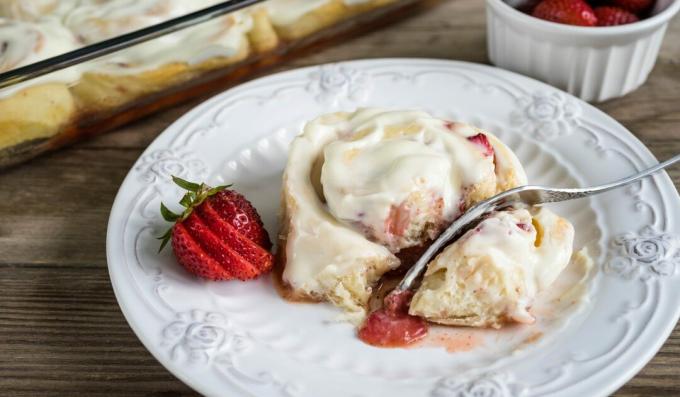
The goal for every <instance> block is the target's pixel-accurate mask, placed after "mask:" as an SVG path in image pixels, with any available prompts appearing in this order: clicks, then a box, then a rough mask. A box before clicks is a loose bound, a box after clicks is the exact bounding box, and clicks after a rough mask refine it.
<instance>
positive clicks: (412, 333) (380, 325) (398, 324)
mask: <svg viewBox="0 0 680 397" xmlns="http://www.w3.org/2000/svg"><path fill="white" fill-rule="evenodd" d="M412 297H413V292H412V291H403V292H399V293H395V292H392V293H390V294H389V295H387V296H386V297H385V302H384V304H385V306H384V307H383V308H382V309H379V310H376V311H374V312H373V313H371V314H370V315H369V316H368V318H367V319H366V321H365V322H364V324H363V325H362V326H361V328H360V329H359V339H361V340H362V341H364V342H366V343H368V344H369V345H373V346H378V347H401V346H407V345H409V344H411V343H414V342H416V341H418V340H420V339H422V338H424V337H425V336H426V335H427V330H428V328H427V322H425V320H423V319H422V318H420V317H416V316H411V315H410V314H408V306H409V303H410V302H411V298H412Z"/></svg>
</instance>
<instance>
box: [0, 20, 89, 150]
mask: <svg viewBox="0 0 680 397" xmlns="http://www.w3.org/2000/svg"><path fill="white" fill-rule="evenodd" d="M77 47H78V42H77V40H76V39H75V37H74V36H73V35H72V34H71V32H70V31H68V30H67V29H65V28H63V27H62V26H61V25H60V24H59V23H58V22H57V21H55V20H52V19H46V20H41V21H40V22H23V21H10V20H6V19H0V72H5V71H8V70H12V69H15V68H18V67H21V66H25V65H29V64H31V63H34V62H37V61H40V60H43V59H45V58H49V57H51V56H55V55H58V54H61V53H63V52H67V51H71V50H73V49H75V48H77ZM78 76H79V71H78V70H77V68H74V67H71V68H68V69H65V70H62V71H59V72H55V73H51V74H48V75H46V76H43V77H40V78H37V79H33V80H32V81H30V82H26V83H21V84H18V85H15V86H12V87H9V88H5V89H3V90H0V149H2V148H5V147H8V146H11V145H15V144H18V143H21V142H24V141H29V140H34V139H38V138H46V137H49V136H52V135H54V134H56V133H57V132H58V131H59V129H60V128H61V127H62V126H63V125H65V124H66V123H67V122H68V121H70V120H71V119H72V117H73V116H74V114H75V110H76V108H75V102H74V99H73V96H72V95H71V92H70V91H69V88H68V86H69V84H71V83H72V82H73V81H75V80H77V79H78Z"/></svg>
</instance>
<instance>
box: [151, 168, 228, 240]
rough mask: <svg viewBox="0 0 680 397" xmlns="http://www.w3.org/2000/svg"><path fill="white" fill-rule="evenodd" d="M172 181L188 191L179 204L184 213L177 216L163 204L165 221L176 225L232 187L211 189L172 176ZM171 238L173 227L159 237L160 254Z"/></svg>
mask: <svg viewBox="0 0 680 397" xmlns="http://www.w3.org/2000/svg"><path fill="white" fill-rule="evenodd" d="M172 181H173V182H175V184H176V185H177V186H179V187H181V188H182V189H184V190H187V192H186V193H185V194H184V196H182V199H181V200H180V201H179V204H180V205H181V206H182V207H184V211H183V212H182V213H181V214H175V213H174V212H172V211H170V210H169V209H168V207H166V206H165V204H163V203H161V216H163V219H165V220H166V221H168V222H174V223H177V222H182V221H184V220H185V219H187V217H189V215H191V212H192V211H193V210H194V208H196V207H198V206H199V205H201V204H202V203H203V202H204V201H205V199H207V198H208V197H210V196H214V195H216V194H217V193H219V192H221V191H222V190H224V189H227V188H229V187H231V185H221V186H216V187H210V186H208V185H206V184H205V183H200V184H198V183H194V182H189V181H185V180H184V179H182V178H180V177H177V176H174V175H173V176H172ZM171 237H172V227H171V228H170V229H168V231H167V232H165V234H163V235H162V236H160V237H158V240H161V247H160V248H159V249H158V252H161V251H162V250H163V248H165V246H166V245H167V244H168V241H170V238H171Z"/></svg>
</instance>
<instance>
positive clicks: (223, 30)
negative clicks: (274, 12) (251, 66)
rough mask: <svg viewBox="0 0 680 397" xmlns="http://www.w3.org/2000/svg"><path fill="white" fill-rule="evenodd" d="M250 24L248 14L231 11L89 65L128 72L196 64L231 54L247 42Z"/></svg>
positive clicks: (95, 67)
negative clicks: (176, 64) (171, 64)
mask: <svg viewBox="0 0 680 397" xmlns="http://www.w3.org/2000/svg"><path fill="white" fill-rule="evenodd" d="M251 27H252V19H251V17H250V16H249V15H248V14H245V13H233V14H230V15H227V16H224V17H220V18H217V19H215V20H212V21H208V22H205V23H203V24H201V25H200V26H196V27H192V28H189V29H186V30H184V31H181V32H176V33H172V34H169V35H165V36H163V37H159V38H158V39H154V40H152V41H150V42H147V43H143V44H140V45H137V46H135V47H132V48H129V49H127V50H125V51H122V52H120V53H115V54H112V55H111V56H109V57H106V58H104V59H102V60H100V61H96V62H95V63H93V64H92V66H91V67H90V68H89V69H90V70H94V71H97V72H104V73H114V74H115V73H123V74H128V73H137V72H141V71H144V70H151V69H155V68H157V67H160V66H162V65H165V64H169V63H173V62H187V63H188V64H198V63H201V62H204V61H206V60H208V59H212V58H217V57H226V58H228V57H232V56H234V55H236V54H237V53H238V52H239V50H240V49H241V48H243V47H244V46H247V39H246V33H247V32H248V31H249V30H250V29H251Z"/></svg>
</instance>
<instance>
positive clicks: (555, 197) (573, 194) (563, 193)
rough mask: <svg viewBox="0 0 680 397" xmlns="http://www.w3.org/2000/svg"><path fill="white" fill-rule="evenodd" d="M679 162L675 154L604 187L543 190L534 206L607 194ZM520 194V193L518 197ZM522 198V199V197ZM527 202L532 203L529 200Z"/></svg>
mask: <svg viewBox="0 0 680 397" xmlns="http://www.w3.org/2000/svg"><path fill="white" fill-rule="evenodd" d="M678 161H680V154H676V155H675V156H673V157H671V158H670V159H668V160H666V161H664V162H662V163H659V164H657V165H655V166H653V167H650V168H647V169H646V170H643V171H640V172H638V173H637V174H634V175H631V176H628V177H625V178H623V179H619V180H618V181H614V182H610V183H605V184H604V185H599V186H592V187H587V188H574V189H551V190H548V189H546V190H543V191H542V192H541V193H542V194H541V197H540V198H536V199H537V200H539V201H540V202H536V203H535V204H540V203H555V202H559V201H565V200H572V199H575V198H580V197H586V196H591V195H594V194H600V193H604V192H607V191H609V190H612V189H616V188H619V187H623V186H626V185H630V184H631V183H633V182H637V181H638V180H640V179H642V178H644V177H646V176H649V175H651V174H653V173H655V172H658V171H660V170H662V169H664V168H666V167H668V166H670V165H672V164H674V163H676V162H678ZM521 194H522V193H521V192H520V195H521ZM523 198H524V197H523ZM528 201H532V200H531V199H529V200H528Z"/></svg>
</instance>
